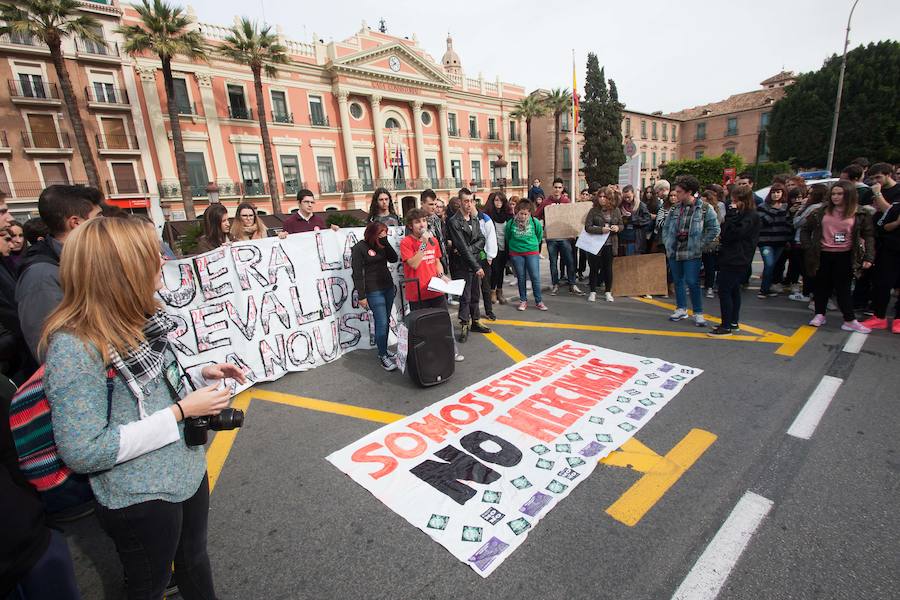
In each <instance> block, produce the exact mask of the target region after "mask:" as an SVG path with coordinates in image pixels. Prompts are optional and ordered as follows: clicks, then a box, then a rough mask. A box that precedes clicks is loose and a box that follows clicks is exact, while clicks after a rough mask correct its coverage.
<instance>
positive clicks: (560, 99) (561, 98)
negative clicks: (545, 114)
mask: <svg viewBox="0 0 900 600" xmlns="http://www.w3.org/2000/svg"><path fill="white" fill-rule="evenodd" d="M544 103H545V104H546V105H547V110H549V111H550V112H551V113H553V178H554V179H556V178H557V177H558V169H557V162H558V161H557V158H558V157H559V125H560V123H559V122H560V117H561V116H562V114H563V113H565V112H568V111H569V110H570V109H571V108H572V94H571V92H569V90H567V89H560V88H556V89H555V90H551V91H550V93H549V94H547V96H546V97H545V98H544ZM572 193H573V194H574V193H575V191H574V190H572Z"/></svg>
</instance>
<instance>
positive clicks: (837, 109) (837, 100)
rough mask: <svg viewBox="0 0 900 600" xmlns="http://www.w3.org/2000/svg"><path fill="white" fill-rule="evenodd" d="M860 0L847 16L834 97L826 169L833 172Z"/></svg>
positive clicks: (854, 0) (854, 1)
mask: <svg viewBox="0 0 900 600" xmlns="http://www.w3.org/2000/svg"><path fill="white" fill-rule="evenodd" d="M858 3H859V0H853V6H852V7H851V8H850V16H849V17H847V34H846V35H845V36H844V56H843V58H842V59H841V74H840V75H839V76H838V89H837V98H835V99H834V119H833V120H832V121H831V141H830V142H829V143H828V164H827V165H826V166H825V169H826V170H827V171H828V172H831V167H832V164H833V162H834V142H835V139H836V138H837V128H838V117H839V116H840V114H841V94H842V93H843V91H844V71H846V70H847V47H848V46H849V45H850V20H851V19H852V18H853V11H854V10H856V5H857V4H858Z"/></svg>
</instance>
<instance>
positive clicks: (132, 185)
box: [106, 179, 150, 195]
mask: <svg viewBox="0 0 900 600" xmlns="http://www.w3.org/2000/svg"><path fill="white" fill-rule="evenodd" d="M106 193H107V194H109V195H116V194H149V193H150V190H149V188H148V187H147V180H146V179H141V180H138V179H132V180H126V181H116V180H115V179H107V180H106Z"/></svg>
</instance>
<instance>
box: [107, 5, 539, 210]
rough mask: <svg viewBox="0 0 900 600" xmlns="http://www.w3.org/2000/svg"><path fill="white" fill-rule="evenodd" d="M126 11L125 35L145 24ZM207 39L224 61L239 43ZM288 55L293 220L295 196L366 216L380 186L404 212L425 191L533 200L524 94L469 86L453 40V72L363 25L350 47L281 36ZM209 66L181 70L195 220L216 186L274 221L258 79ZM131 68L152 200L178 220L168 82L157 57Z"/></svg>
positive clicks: (283, 72)
mask: <svg viewBox="0 0 900 600" xmlns="http://www.w3.org/2000/svg"><path fill="white" fill-rule="evenodd" d="M124 10H125V14H124V16H123V21H124V22H126V23H128V22H132V21H135V20H136V19H137V15H136V13H134V11H133V10H132V9H130V8H129V7H125V9H124ZM195 27H197V29H198V30H199V31H200V32H201V33H202V34H203V36H204V37H205V38H206V39H207V40H208V41H209V43H210V45H211V46H212V47H213V50H214V48H215V46H216V45H218V44H220V43H221V42H222V40H224V39H225V37H226V36H227V35H228V34H229V29H228V28H226V27H222V26H217V25H210V24H206V23H196V24H195ZM279 34H280V30H279ZM282 43H283V45H284V46H286V47H287V49H288V53H289V55H290V64H288V65H283V66H279V68H278V69H279V71H278V75H277V77H276V78H274V79H269V78H264V79H263V92H264V94H265V98H264V103H265V107H266V121H267V127H268V130H269V134H270V136H271V139H272V147H273V155H274V156H273V158H274V162H275V171H276V179H277V181H276V182H274V185H276V186H277V188H278V191H279V193H280V195H281V198H282V206H283V210H284V211H285V212H287V211H288V210H290V209H292V208H295V207H296V201H295V198H296V192H297V190H298V189H300V188H304V187H306V188H309V189H311V190H312V191H313V192H315V193H316V195H317V196H318V198H319V208H320V209H324V208H329V209H350V208H363V209H367V208H368V204H369V199H370V197H371V192H372V190H373V189H374V188H376V187H380V186H384V187H387V188H388V189H390V190H392V191H393V193H394V195H395V204H396V205H397V207H398V210H401V206H400V203H399V202H397V201H396V200H397V199H398V197H403V196H405V195H413V196H416V197H418V192H420V191H421V190H423V189H425V188H433V189H435V190H436V191H437V192H438V195H439V196H441V197H444V198H446V197H449V196H450V195H452V194H453V193H455V191H456V190H458V189H459V188H460V187H462V186H464V185H465V186H470V187H475V188H478V189H479V190H481V191H484V192H486V191H487V190H488V189H490V188H496V187H500V185H501V184H504V185H505V188H506V191H507V193H519V194H521V193H524V191H525V186H526V185H527V183H526V181H525V177H526V175H525V174H526V173H527V168H528V165H527V156H526V155H525V154H526V153H525V148H526V145H525V142H524V140H522V133H523V130H524V127H523V125H524V123H523V122H521V121H519V120H515V119H512V118H511V117H510V112H511V111H512V110H513V107H514V105H515V103H516V102H517V101H518V100H520V99H521V98H522V97H524V95H525V90H524V89H523V88H522V87H520V86H516V85H511V84H508V83H503V82H501V81H500V80H499V78H498V79H496V80H494V81H488V80H485V79H484V78H483V77H481V76H479V77H478V78H477V79H473V78H470V77H466V76H465V74H464V73H463V71H462V67H461V63H460V59H459V56H458V55H457V54H456V52H455V51H454V49H453V46H452V40H451V39H450V38H449V37H448V38H447V51H446V53H445V55H444V57H443V59H442V62H441V63H438V62H436V61H435V60H434V59H432V57H431V56H429V55H428V54H427V53H426V52H425V51H424V50H422V48H420V47H419V45H418V43H417V41H416V39H415V36H413V37H412V38H411V39H407V38H400V37H395V36H391V35H387V34H383V33H379V32H377V31H372V30H371V29H369V28H368V27H366V26H365V24H363V27H362V28H361V29H360V30H359V31H358V32H357V33H356V34H354V35H353V36H352V37H350V38H349V39H347V40H344V41H342V42H330V43H324V42H322V41H321V40H320V41H318V42H315V43H309V44H308V43H302V42H296V41H293V40H289V39H286V38H283V37H282ZM211 54H212V56H213V58H212V59H211V61H210V62H209V63H201V64H192V63H190V62H188V61H186V60H184V59H180V60H178V61H176V62H175V63H174V64H173V69H174V70H175V76H176V96H177V98H176V101H177V102H178V106H179V112H180V114H181V117H180V121H181V128H182V131H183V138H184V145H185V150H186V153H187V162H188V171H189V173H190V181H191V189H192V192H193V195H194V197H195V199H196V200H195V204H196V210H197V212H198V214H199V213H200V212H202V211H203V209H204V208H205V206H206V203H207V201H208V198H207V192H206V187H207V183H208V182H215V183H216V184H217V185H218V188H219V190H220V200H221V201H222V202H224V203H225V204H226V205H227V206H229V207H232V208H233V206H235V205H236V204H237V203H238V202H240V201H242V200H245V199H246V200H249V201H252V202H254V203H255V204H256V205H257V206H258V207H259V208H261V209H263V210H266V211H269V212H271V200H270V198H269V189H268V185H270V182H267V181H266V168H265V159H264V156H263V147H262V140H261V137H260V127H259V124H258V122H257V115H256V98H255V94H254V90H253V79H252V75H251V73H250V70H249V68H248V67H245V66H243V65H239V64H235V63H233V62H230V61H228V60H226V59H223V58H221V57H219V56H216V55H215V52H214V51H213V52H212V53H211ZM133 68H134V71H135V72H136V74H137V75H138V80H139V82H140V83H139V86H138V101H139V103H140V107H141V112H142V116H143V126H144V128H145V129H146V131H147V132H148V137H149V140H148V144H149V148H150V149H151V153H152V157H153V167H154V176H155V181H154V182H153V184H154V185H153V191H154V192H155V191H157V190H158V195H156V194H154V197H153V201H154V202H155V201H156V199H157V198H158V199H159V200H158V201H159V203H160V206H161V208H162V212H163V213H165V214H167V215H171V217H172V218H176V219H177V218H180V217H181V216H182V214H183V207H182V206H181V196H180V191H179V186H178V178H177V174H176V170H175V159H174V151H173V147H172V142H171V138H170V136H171V134H170V126H169V117H168V111H167V108H166V105H165V102H166V95H165V92H164V89H163V80H162V71H161V69H160V65H159V61H158V59H156V58H155V57H151V56H147V57H139V58H137V59H135V60H134V65H133ZM501 156H502V157H503V159H504V161H505V162H506V163H507V166H506V167H505V168H504V169H503V170H502V171H501V169H499V168H494V162H495V161H497V160H498V159H499V158H500V157H501ZM502 177H505V181H501V178H502ZM402 208H404V209H408V208H410V205H407V206H405V207H402Z"/></svg>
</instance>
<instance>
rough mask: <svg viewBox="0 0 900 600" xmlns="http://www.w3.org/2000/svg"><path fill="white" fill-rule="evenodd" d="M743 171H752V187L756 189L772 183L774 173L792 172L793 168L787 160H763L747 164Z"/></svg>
mask: <svg viewBox="0 0 900 600" xmlns="http://www.w3.org/2000/svg"><path fill="white" fill-rule="evenodd" d="M744 170H745V171H748V172H750V173H753V183H754V185H753V187H755V188H756V189H759V188H763V187H766V186H769V185H772V179H773V178H774V177H775V176H776V175H782V174H785V173H790V174H792V175H793V174H794V169H793V167H791V163H789V162H787V161H782V162H763V163H759V164H758V165H747V166H745V167H744Z"/></svg>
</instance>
